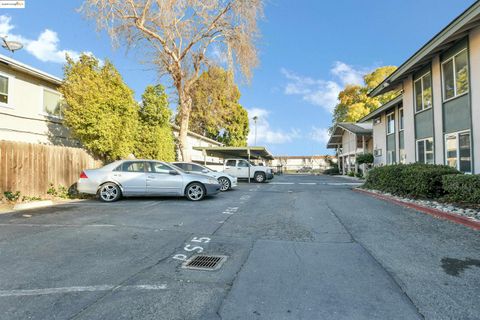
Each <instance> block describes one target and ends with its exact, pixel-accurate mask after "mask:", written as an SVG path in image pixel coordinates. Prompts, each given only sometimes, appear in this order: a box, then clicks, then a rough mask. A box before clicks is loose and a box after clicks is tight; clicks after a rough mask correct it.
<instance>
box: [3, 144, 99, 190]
mask: <svg viewBox="0 0 480 320" xmlns="http://www.w3.org/2000/svg"><path fill="white" fill-rule="evenodd" d="M100 165H101V163H100V162H99V161H95V160H94V159H93V158H92V157H91V156H90V155H89V154H88V153H87V152H85V151H84V150H82V149H77V148H68V147H59V146H50V145H40V144H31V143H23V142H13V141H3V140H2V141H0V197H1V196H3V192H5V191H13V192H15V191H20V192H21V194H22V195H26V196H43V195H45V194H46V192H47V190H48V188H49V186H50V184H51V183H52V184H53V185H54V186H55V187H58V186H60V185H62V186H65V187H67V188H69V187H70V186H72V185H73V184H74V183H75V182H76V181H77V180H78V177H79V175H80V173H81V172H82V170H84V169H88V168H97V167H99V166H100Z"/></svg>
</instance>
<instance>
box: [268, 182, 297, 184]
mask: <svg viewBox="0 0 480 320" xmlns="http://www.w3.org/2000/svg"><path fill="white" fill-rule="evenodd" d="M269 184H295V183H294V182H270V183H269Z"/></svg>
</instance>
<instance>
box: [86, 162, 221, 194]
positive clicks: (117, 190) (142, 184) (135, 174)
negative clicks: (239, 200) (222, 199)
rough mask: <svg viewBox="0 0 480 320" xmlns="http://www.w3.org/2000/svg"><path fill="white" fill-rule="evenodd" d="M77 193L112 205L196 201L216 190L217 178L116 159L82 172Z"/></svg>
mask: <svg viewBox="0 0 480 320" xmlns="http://www.w3.org/2000/svg"><path fill="white" fill-rule="evenodd" d="M77 189H78V191H79V192H80V193H86V194H96V195H98V196H99V198H100V199H101V200H102V201H105V202H113V201H116V200H118V199H120V198H121V197H122V196H123V197H135V196H185V197H187V198H188V199H189V200H192V201H199V200H202V199H203V198H205V197H206V196H207V195H212V194H216V193H218V192H219V190H220V184H219V183H218V181H217V179H215V178H212V177H209V176H206V175H203V174H193V173H187V172H185V171H183V170H182V169H180V168H178V167H176V166H172V165H169V164H168V163H165V162H161V161H154V160H119V161H115V162H113V163H110V164H108V165H106V166H104V167H102V168H99V169H92V170H84V171H83V172H82V173H81V174H80V179H79V180H78V182H77Z"/></svg>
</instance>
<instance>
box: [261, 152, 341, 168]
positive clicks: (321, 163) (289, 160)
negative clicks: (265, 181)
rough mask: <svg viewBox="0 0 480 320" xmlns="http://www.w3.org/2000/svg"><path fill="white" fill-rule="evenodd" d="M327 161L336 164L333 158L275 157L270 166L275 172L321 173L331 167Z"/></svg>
mask: <svg viewBox="0 0 480 320" xmlns="http://www.w3.org/2000/svg"><path fill="white" fill-rule="evenodd" d="M329 160H332V161H333V162H336V158H335V157H334V156H318V155H317V156H275V159H274V160H272V161H271V162H270V166H271V167H273V168H274V169H276V170H277V171H301V170H308V171H312V170H320V171H323V170H325V169H328V168H330V167H331V165H330V162H329Z"/></svg>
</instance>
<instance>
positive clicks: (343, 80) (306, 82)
mask: <svg viewBox="0 0 480 320" xmlns="http://www.w3.org/2000/svg"><path fill="white" fill-rule="evenodd" d="M367 72H368V70H366V69H356V68H354V67H352V66H350V65H348V64H346V63H344V62H340V61H337V62H335V63H334V64H333V66H332V68H331V69H330V74H331V75H332V79H330V80H325V79H315V78H311V77H307V76H302V75H298V74H296V73H294V72H292V71H289V70H287V69H284V68H283V69H281V73H282V74H283V76H284V77H285V79H287V84H286V85H285V87H284V93H285V94H287V95H299V96H301V97H302V99H303V100H305V101H307V102H308V103H311V104H313V105H317V106H320V107H322V108H324V109H325V110H327V111H329V112H330V113H331V112H333V109H334V108H335V105H336V104H337V102H338V94H339V93H340V91H341V90H342V89H343V87H344V86H345V85H348V84H362V83H363V75H364V74H365V73H367Z"/></svg>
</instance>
